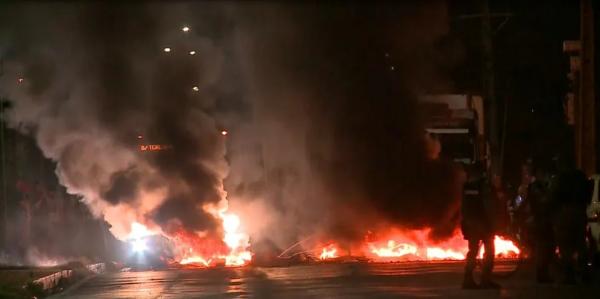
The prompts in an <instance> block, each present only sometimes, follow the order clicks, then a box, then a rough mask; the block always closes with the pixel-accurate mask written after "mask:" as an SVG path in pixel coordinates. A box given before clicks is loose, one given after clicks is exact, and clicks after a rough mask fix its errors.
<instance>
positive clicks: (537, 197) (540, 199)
mask: <svg viewBox="0 0 600 299" xmlns="http://www.w3.org/2000/svg"><path fill="white" fill-rule="evenodd" d="M532 173H533V174H534V175H533V176H532V179H531V182H530V183H529V186H528V188H527V190H528V193H527V200H528V202H529V205H530V206H531V213H532V216H533V227H532V233H533V238H532V239H533V253H534V254H533V256H534V259H535V265H536V280H537V282H539V283H550V282H552V278H551V277H550V272H549V267H550V262H552V259H553V257H554V250H555V248H556V246H555V242H554V233H553V230H552V220H553V218H554V215H553V211H552V207H551V205H550V198H549V197H550V196H549V194H548V193H549V192H548V180H547V178H546V174H545V173H544V171H543V170H542V168H540V167H539V166H537V165H532Z"/></svg>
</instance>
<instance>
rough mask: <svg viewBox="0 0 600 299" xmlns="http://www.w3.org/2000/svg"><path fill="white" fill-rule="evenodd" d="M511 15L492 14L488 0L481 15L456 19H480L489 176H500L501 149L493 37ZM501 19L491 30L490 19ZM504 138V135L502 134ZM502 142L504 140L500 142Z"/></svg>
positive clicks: (482, 2) (462, 16)
mask: <svg viewBox="0 0 600 299" xmlns="http://www.w3.org/2000/svg"><path fill="white" fill-rule="evenodd" d="M512 16H513V14H512V13H510V12H506V13H492V12H491V9H490V2H489V0H481V13H478V14H467V15H460V16H459V17H458V18H459V19H462V20H465V19H481V45H482V47H481V48H482V56H483V61H482V65H483V67H482V78H483V80H482V89H483V90H482V95H483V98H484V106H485V111H486V115H488V117H487V122H486V124H487V128H488V129H487V130H486V132H485V133H486V136H488V137H487V141H488V143H489V147H490V148H489V150H490V157H488V159H489V160H490V162H491V169H490V171H491V174H492V175H502V162H503V161H502V160H503V159H502V153H501V152H502V147H503V145H502V144H501V141H500V134H499V126H500V124H499V121H498V120H499V116H498V100H497V98H496V92H495V89H496V84H495V74H494V44H493V38H494V35H495V34H496V33H497V32H498V31H499V30H500V29H501V28H502V27H503V26H504V25H505V24H506V23H507V22H508V20H509V19H510V17H512ZM494 18H503V19H504V21H503V22H502V23H501V24H500V25H499V26H497V27H496V28H492V19H494ZM503 136H504V134H503ZM502 142H504V138H503V140H502Z"/></svg>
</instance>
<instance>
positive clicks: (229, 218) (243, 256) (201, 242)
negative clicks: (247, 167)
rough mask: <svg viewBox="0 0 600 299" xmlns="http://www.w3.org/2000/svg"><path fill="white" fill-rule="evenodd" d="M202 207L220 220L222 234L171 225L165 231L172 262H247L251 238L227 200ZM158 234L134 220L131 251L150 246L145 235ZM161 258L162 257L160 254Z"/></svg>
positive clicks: (217, 263)
mask: <svg viewBox="0 0 600 299" xmlns="http://www.w3.org/2000/svg"><path fill="white" fill-rule="evenodd" d="M204 209H205V210H206V211H207V212H208V213H210V214H212V215H213V216H214V217H215V218H216V219H217V221H218V222H220V224H221V230H220V232H221V233H222V234H221V235H219V234H207V233H204V232H193V231H189V230H186V229H184V228H183V227H181V226H180V225H179V226H178V225H173V227H172V228H171V231H170V232H169V233H167V235H168V239H169V241H170V242H171V247H173V248H172V249H173V251H174V252H173V256H172V257H171V258H172V260H171V262H173V263H176V264H180V265H189V266H194V267H211V266H216V265H224V266H231V267H235V266H243V265H245V264H247V263H248V262H250V260H252V254H251V253H250V251H249V250H248V248H249V247H250V238H249V236H248V234H246V233H244V232H243V231H242V228H241V223H240V219H239V217H238V216H237V215H236V214H234V213H232V212H229V211H228V205H227V201H226V200H224V201H221V202H220V203H219V204H218V205H214V206H207V207H204ZM159 234H160V232H159V231H153V230H150V229H148V228H147V227H146V226H145V225H143V224H140V223H137V222H134V223H133V224H132V225H131V232H130V233H129V235H128V237H127V239H128V241H129V242H130V244H131V249H132V250H133V251H134V252H138V253H142V252H144V251H146V250H148V249H149V248H148V247H149V246H148V245H147V244H146V241H147V237H149V236H155V235H159ZM157 250H158V249H157ZM161 259H164V257H162V256H161Z"/></svg>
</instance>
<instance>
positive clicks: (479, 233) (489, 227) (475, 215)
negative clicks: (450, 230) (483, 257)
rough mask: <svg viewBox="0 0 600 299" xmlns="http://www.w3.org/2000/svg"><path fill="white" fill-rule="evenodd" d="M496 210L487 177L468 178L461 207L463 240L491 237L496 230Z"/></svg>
mask: <svg viewBox="0 0 600 299" xmlns="http://www.w3.org/2000/svg"><path fill="white" fill-rule="evenodd" d="M496 209H497V207H496V204H495V203H494V202H493V200H492V196H491V188H490V183H489V180H488V179H487V177H485V176H484V175H481V176H472V177H469V178H468V180H467V182H466V183H465V185H464V187H463V197H462V205H461V212H462V221H461V229H462V233H463V235H464V237H465V239H483V238H487V237H490V236H493V234H494V232H495V230H496V228H495V226H496V221H495V218H496V215H497V214H496Z"/></svg>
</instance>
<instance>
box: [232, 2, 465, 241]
mask: <svg viewBox="0 0 600 299" xmlns="http://www.w3.org/2000/svg"><path fill="white" fill-rule="evenodd" d="M246 12H247V13H248V11H246ZM248 14H249V15H250V16H249V17H247V18H244V19H243V20H241V21H240V26H239V27H238V32H237V38H238V52H239V53H240V55H241V56H242V57H243V59H242V60H243V61H244V62H245V63H246V64H245V65H244V71H245V77H244V78H245V82H246V83H247V86H248V93H247V94H248V100H249V102H251V103H252V106H253V108H254V111H253V112H254V114H253V116H254V119H253V120H252V121H250V122H249V124H248V125H247V126H243V127H242V128H241V129H240V132H239V133H238V135H240V137H239V139H236V140H235V143H234V144H232V145H231V148H230V151H231V153H230V155H231V173H230V176H229V181H228V182H229V183H230V185H228V187H229V188H228V190H229V193H230V195H231V196H233V197H234V198H235V197H236V196H239V197H242V198H246V199H247V200H249V201H250V203H247V202H244V203H243V206H245V207H246V208H247V209H248V210H249V211H250V212H248V214H250V215H253V214H256V213H257V211H258V212H261V213H264V214H266V215H269V217H266V218H264V220H265V222H262V221H261V222H258V223H256V222H257V221H256V220H255V221H252V219H248V220H247V222H248V223H251V224H252V223H254V224H255V225H256V227H254V229H256V230H259V231H261V232H262V234H263V235H266V236H270V237H269V238H273V239H275V241H276V242H277V243H279V245H280V246H281V245H283V244H287V245H290V244H292V243H293V242H294V241H296V240H298V239H302V238H303V237H306V236H314V235H315V234H316V235H321V238H333V239H335V240H341V239H343V238H346V239H348V240H360V239H361V238H363V237H364V235H365V233H366V232H367V231H368V230H373V231H377V230H378V229H381V228H385V227H386V226H389V225H395V226H400V227H407V228H425V227H430V228H432V229H433V230H432V237H443V236H446V235H448V234H450V233H452V231H453V230H454V228H455V227H456V226H455V225H456V220H457V218H456V216H457V208H458V200H457V195H458V194H459V193H458V192H459V188H457V186H458V184H457V182H456V176H455V172H456V170H455V169H454V167H452V166H451V165H450V164H449V163H445V162H443V161H430V159H428V153H427V147H426V143H425V140H424V138H423V135H424V130H423V126H422V124H421V120H420V117H419V113H418V107H417V103H416V99H417V96H418V95H419V94H424V93H427V92H436V91H439V90H444V88H446V87H447V86H446V84H445V83H444V82H446V81H445V80H443V79H442V78H441V76H440V75H439V73H440V72H439V71H438V61H440V60H441V58H442V57H443V55H444V52H443V50H444V49H443V48H442V46H441V45H442V41H443V40H444V38H445V34H446V30H447V26H448V24H447V19H446V11H445V7H444V5H443V4H441V2H439V1H438V2H432V1H428V2H427V1H426V2H425V3H423V2H418V1H415V2H414V3H412V2H409V3H400V4H391V3H389V4H381V3H380V4H378V5H346V4H344V5H342V4H341V3H334V4H326V5H321V4H320V5H318V6H316V5H309V4H307V5H299V6H292V7H289V6H284V5H281V6H276V5H264V6H258V7H254V10H252V11H251V12H249V13H248ZM259 15H260V16H262V17H260V18H259V17H258V16H259ZM265 20H268V21H265ZM240 205H242V204H240Z"/></svg>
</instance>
